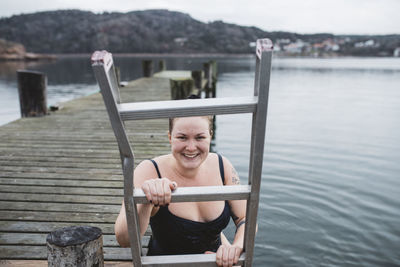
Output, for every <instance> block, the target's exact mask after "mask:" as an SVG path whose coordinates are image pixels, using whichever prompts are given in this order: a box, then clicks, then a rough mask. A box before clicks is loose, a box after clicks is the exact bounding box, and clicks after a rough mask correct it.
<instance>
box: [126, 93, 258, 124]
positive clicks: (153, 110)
mask: <svg viewBox="0 0 400 267" xmlns="http://www.w3.org/2000/svg"><path fill="white" fill-rule="evenodd" d="M257 101H258V98H257V97H255V96H251V97H223V98H206V99H187V100H178V101H177V100H175V101H174V100H171V101H151V102H134V103H123V104H119V105H118V110H119V113H120V115H121V118H122V120H143V119H157V118H173V117H190V116H205V115H213V114H215V115H217V114H237V113H252V112H254V111H255V110H256V106H257Z"/></svg>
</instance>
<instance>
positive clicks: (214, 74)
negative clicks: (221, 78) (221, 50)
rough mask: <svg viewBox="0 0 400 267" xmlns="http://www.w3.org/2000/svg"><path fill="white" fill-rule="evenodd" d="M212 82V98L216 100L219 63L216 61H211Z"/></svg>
mask: <svg viewBox="0 0 400 267" xmlns="http://www.w3.org/2000/svg"><path fill="white" fill-rule="evenodd" d="M210 65H211V73H212V75H211V76H212V82H211V97H212V98H215V97H216V96H217V93H216V90H217V62H216V61H215V60H211V61H210Z"/></svg>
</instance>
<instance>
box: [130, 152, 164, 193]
mask: <svg viewBox="0 0 400 267" xmlns="http://www.w3.org/2000/svg"><path fill="white" fill-rule="evenodd" d="M167 156H168V155H163V156H158V157H155V158H153V159H145V160H143V161H141V162H140V163H139V164H138V165H137V166H136V168H135V179H134V181H135V183H136V182H137V183H139V184H141V183H142V182H144V181H145V180H148V179H153V178H157V177H158V173H157V169H156V167H155V166H154V163H153V162H152V160H153V161H154V162H155V163H156V164H157V166H158V165H159V164H160V163H161V162H163V161H164V160H165V158H167ZM135 186H137V185H135Z"/></svg>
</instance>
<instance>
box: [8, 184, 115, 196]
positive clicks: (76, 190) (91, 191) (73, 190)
mask: <svg viewBox="0 0 400 267" xmlns="http://www.w3.org/2000/svg"><path fill="white" fill-rule="evenodd" d="M0 192H5V193H9V192H14V193H39V194H61V195H75V196H76V195H85V196H123V189H110V188H97V187H94V188H91V187H86V188H82V187H79V186H76V187H62V186H36V185H31V186H25V185H18V186H16V185H2V186H0Z"/></svg>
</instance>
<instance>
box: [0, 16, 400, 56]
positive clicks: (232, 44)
mask: <svg viewBox="0 0 400 267" xmlns="http://www.w3.org/2000/svg"><path fill="white" fill-rule="evenodd" d="M265 37H268V38H270V39H272V41H273V42H274V43H276V44H277V45H279V44H281V45H280V47H281V51H284V50H285V47H286V48H288V51H289V52H290V50H289V48H292V46H293V45H292V46H290V47H289V46H288V44H295V43H297V44H299V40H300V41H301V42H303V43H306V45H302V47H300V50H298V51H300V53H311V52H315V49H317V48H318V47H319V48H320V47H324V46H323V44H324V42H327V40H329V42H330V43H340V48H339V49H334V50H333V52H334V53H336V54H339V55H382V56H385V55H386V56H391V55H393V51H394V50H395V49H396V48H397V47H400V35H386V36H337V35H333V34H308V35H302V34H296V33H291V32H267V31H263V30H261V29H259V28H256V27H244V26H239V25H235V24H228V23H224V22H222V21H214V22H210V23H203V22H200V21H197V20H195V19H193V18H191V17H190V16H189V15H188V14H184V13H179V12H173V11H168V10H146V11H132V12H128V13H103V14H95V13H92V12H87V11H80V10H58V11H47V12H38V13H32V14H22V15H16V16H12V17H8V18H1V19H0V38H1V39H5V40H8V41H13V42H17V43H21V44H23V45H24V46H25V48H26V50H27V51H30V52H35V53H91V52H93V51H94V50H99V49H106V50H109V51H111V52H113V53H252V52H253V51H254V47H252V46H251V43H252V42H254V41H255V40H256V39H258V38H265ZM370 40H373V42H372V43H371V41H370ZM321 44H322V46H321ZM307 47H308V48H307ZM314 48H315V49H314ZM324 49H325V50H326V48H324Z"/></svg>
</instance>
